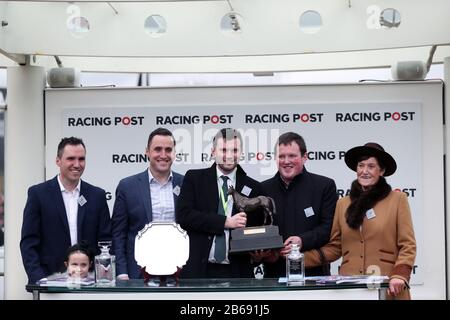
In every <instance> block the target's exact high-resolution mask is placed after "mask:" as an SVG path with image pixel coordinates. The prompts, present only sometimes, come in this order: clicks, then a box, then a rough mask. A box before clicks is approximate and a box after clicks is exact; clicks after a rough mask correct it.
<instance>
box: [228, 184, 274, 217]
mask: <svg viewBox="0 0 450 320" xmlns="http://www.w3.org/2000/svg"><path fill="white" fill-rule="evenodd" d="M227 194H228V195H231V196H232V197H233V201H234V204H235V206H236V208H237V210H238V212H248V211H254V210H256V209H258V208H260V207H262V209H263V211H264V225H267V224H268V220H270V224H272V223H273V216H272V214H275V213H276V212H275V201H274V200H273V199H272V198H270V197H266V196H258V197H255V198H248V197H246V196H243V195H241V194H240V193H239V192H237V191H236V190H235V189H234V188H233V186H230V187H229V188H228V192H227Z"/></svg>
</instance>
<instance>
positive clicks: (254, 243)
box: [228, 186, 283, 252]
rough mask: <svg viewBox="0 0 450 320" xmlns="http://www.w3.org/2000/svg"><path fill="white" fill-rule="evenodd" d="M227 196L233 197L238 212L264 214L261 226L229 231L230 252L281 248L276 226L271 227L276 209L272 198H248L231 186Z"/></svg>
mask: <svg viewBox="0 0 450 320" xmlns="http://www.w3.org/2000/svg"><path fill="white" fill-rule="evenodd" d="M228 195H231V196H232V197H233V202H234V205H235V206H236V208H237V210H238V212H245V213H247V214H253V213H255V212H261V210H262V211H263V213H264V222H263V225H262V226H258V227H247V228H239V229H234V230H231V241H230V252H243V251H255V250H263V249H278V248H282V247H283V238H282V237H281V236H280V234H279V230H278V226H274V225H273V214H275V213H276V209H275V202H274V200H273V199H272V198H270V197H265V196H258V197H255V198H248V197H245V196H243V195H241V194H240V193H239V192H237V191H236V190H235V189H234V188H233V187H232V186H230V188H229V189H228Z"/></svg>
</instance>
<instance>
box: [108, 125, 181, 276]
mask: <svg viewBox="0 0 450 320" xmlns="http://www.w3.org/2000/svg"><path fill="white" fill-rule="evenodd" d="M145 154H146V155H147V157H148V159H149V168H148V169H147V170H145V171H144V172H142V173H138V174H136V175H133V176H130V177H127V178H124V179H122V180H121V181H120V182H119V185H118V186H117V189H116V200H115V202H114V209H113V216H112V234H113V247H114V250H115V255H116V271H117V275H118V279H121V280H128V279H137V278H142V277H143V274H142V272H141V267H140V266H139V265H138V264H137V262H136V260H135V258H134V241H135V238H136V235H137V234H138V232H139V231H140V230H142V229H143V228H144V226H145V225H146V224H148V223H150V222H152V221H167V222H173V221H175V208H176V205H177V200H178V195H179V193H180V188H181V185H182V183H183V176H182V175H180V174H178V173H176V172H173V171H171V166H172V163H173V160H174V159H175V139H174V137H173V135H172V133H171V132H170V131H169V130H167V129H165V128H158V129H156V130H154V131H153V132H152V133H150V135H149V137H148V142H147V148H146V150H145ZM168 254H170V252H168Z"/></svg>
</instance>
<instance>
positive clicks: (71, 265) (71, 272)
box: [64, 241, 94, 279]
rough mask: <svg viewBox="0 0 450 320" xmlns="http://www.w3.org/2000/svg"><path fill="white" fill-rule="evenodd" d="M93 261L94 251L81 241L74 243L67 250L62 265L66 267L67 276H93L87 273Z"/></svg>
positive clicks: (76, 277)
mask: <svg viewBox="0 0 450 320" xmlns="http://www.w3.org/2000/svg"><path fill="white" fill-rule="evenodd" d="M93 261H94V253H93V252H92V250H91V249H90V248H89V246H88V245H87V243H85V242H84V241H81V242H80V243H77V244H74V245H73V246H71V247H70V248H69V249H68V250H67V255H66V258H65V260H64V265H65V266H66V268H67V276H68V277H69V278H71V279H86V278H88V277H90V278H93V277H92V276H91V275H90V274H89V270H92V267H93Z"/></svg>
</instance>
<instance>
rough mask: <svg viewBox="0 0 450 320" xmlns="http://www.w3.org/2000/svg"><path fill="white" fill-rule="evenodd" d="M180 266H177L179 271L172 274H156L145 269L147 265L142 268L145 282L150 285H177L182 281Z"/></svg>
mask: <svg viewBox="0 0 450 320" xmlns="http://www.w3.org/2000/svg"><path fill="white" fill-rule="evenodd" d="M180 271H181V269H180V268H177V272H175V273H174V274H171V275H154V274H149V273H148V272H147V271H145V267H144V268H141V272H142V274H143V276H144V283H146V284H147V285H148V286H150V287H175V286H177V285H178V283H179V281H180Z"/></svg>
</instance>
